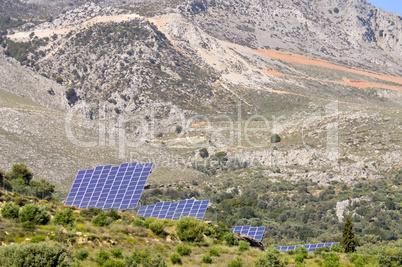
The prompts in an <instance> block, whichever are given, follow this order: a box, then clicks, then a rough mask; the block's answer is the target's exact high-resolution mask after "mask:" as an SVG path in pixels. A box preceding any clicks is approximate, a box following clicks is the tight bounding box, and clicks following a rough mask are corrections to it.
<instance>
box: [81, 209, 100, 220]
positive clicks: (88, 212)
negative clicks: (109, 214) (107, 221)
mask: <svg viewBox="0 0 402 267" xmlns="http://www.w3.org/2000/svg"><path fill="white" fill-rule="evenodd" d="M102 212H104V211H103V210H102V209H99V208H93V207H91V208H89V209H84V210H81V212H80V215H81V216H82V217H83V218H84V219H85V220H87V221H91V220H92V219H93V217H95V216H96V215H99V214H100V213H102Z"/></svg>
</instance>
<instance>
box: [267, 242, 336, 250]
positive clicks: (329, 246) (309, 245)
mask: <svg viewBox="0 0 402 267" xmlns="http://www.w3.org/2000/svg"><path fill="white" fill-rule="evenodd" d="M337 244H339V242H331V243H320V244H308V245H297V246H285V247H276V248H275V249H276V250H279V252H286V251H290V250H295V249H296V248H298V247H301V246H304V247H305V248H306V249H307V250H308V252H313V251H314V250H315V249H317V248H322V247H328V248H329V249H330V248H331V247H332V246H333V245H337Z"/></svg>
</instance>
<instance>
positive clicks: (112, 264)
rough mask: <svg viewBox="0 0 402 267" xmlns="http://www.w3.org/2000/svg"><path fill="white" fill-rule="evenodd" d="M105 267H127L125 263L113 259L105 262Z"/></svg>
mask: <svg viewBox="0 0 402 267" xmlns="http://www.w3.org/2000/svg"><path fill="white" fill-rule="evenodd" d="M102 266H103V267H126V265H125V264H124V262H121V261H116V260H112V259H108V260H107V261H105V263H104V264H103V265H102Z"/></svg>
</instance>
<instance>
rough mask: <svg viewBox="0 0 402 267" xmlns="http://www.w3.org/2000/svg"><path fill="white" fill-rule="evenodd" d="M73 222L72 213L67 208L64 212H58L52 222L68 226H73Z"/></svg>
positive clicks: (71, 210)
mask: <svg viewBox="0 0 402 267" xmlns="http://www.w3.org/2000/svg"><path fill="white" fill-rule="evenodd" d="M74 221H75V217H74V212H73V209H72V208H68V209H66V210H64V211H59V212H57V213H56V216H55V217H54V222H55V223H56V224H59V225H64V226H69V225H73V224H74Z"/></svg>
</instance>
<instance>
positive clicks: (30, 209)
mask: <svg viewBox="0 0 402 267" xmlns="http://www.w3.org/2000/svg"><path fill="white" fill-rule="evenodd" d="M19 218H20V220H21V222H27V221H30V222H34V223H36V224H40V225H44V224H47V223H48V222H49V220H50V214H49V212H47V211H46V209H45V207H43V206H39V205H38V204H36V203H30V204H27V205H25V206H24V207H22V209H21V210H20V212H19Z"/></svg>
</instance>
